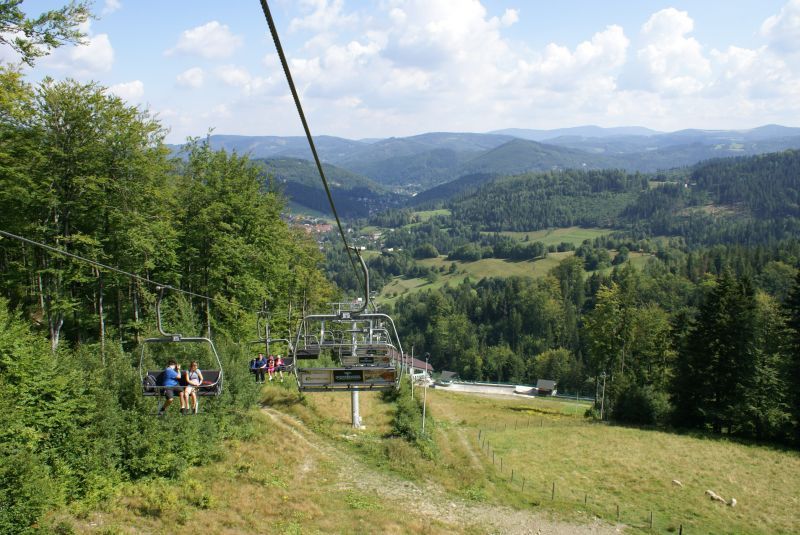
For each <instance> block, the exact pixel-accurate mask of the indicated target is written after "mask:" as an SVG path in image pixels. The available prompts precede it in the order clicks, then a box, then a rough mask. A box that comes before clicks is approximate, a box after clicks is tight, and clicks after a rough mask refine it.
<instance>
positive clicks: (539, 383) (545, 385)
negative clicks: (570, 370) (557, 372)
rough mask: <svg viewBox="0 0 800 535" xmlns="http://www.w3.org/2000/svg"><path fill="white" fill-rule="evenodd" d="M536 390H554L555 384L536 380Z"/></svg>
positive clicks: (551, 381) (548, 380) (544, 380)
mask: <svg viewBox="0 0 800 535" xmlns="http://www.w3.org/2000/svg"><path fill="white" fill-rule="evenodd" d="M536 388H537V389H539V390H555V389H556V382H555V381H553V380H551V379H538V380H537V381H536Z"/></svg>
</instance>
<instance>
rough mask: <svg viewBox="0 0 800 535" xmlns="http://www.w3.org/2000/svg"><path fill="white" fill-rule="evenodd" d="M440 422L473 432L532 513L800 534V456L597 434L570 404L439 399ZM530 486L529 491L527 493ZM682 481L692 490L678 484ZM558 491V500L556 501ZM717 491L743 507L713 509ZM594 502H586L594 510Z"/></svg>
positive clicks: (652, 435) (435, 407)
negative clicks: (549, 510) (548, 510)
mask: <svg viewBox="0 0 800 535" xmlns="http://www.w3.org/2000/svg"><path fill="white" fill-rule="evenodd" d="M429 399H430V401H431V412H432V413H433V414H435V415H437V417H438V418H440V419H443V420H446V421H447V422H448V423H449V425H451V426H456V427H462V428H466V429H469V434H470V435H471V436H472V438H473V440H474V441H475V442H477V440H478V439H477V436H478V431H479V430H480V431H481V436H482V441H486V442H488V443H489V444H490V445H489V447H488V448H487V447H485V446H484V450H483V451H484V453H483V456H484V458H486V457H487V456H488V457H489V461H490V462H491V453H490V452H493V453H494V455H495V464H494V466H493V469H494V470H495V472H500V463H499V459H501V458H502V462H503V468H502V472H501V474H502V475H504V476H505V477H506V478H510V476H511V470H512V469H513V470H514V471H515V474H514V475H515V480H514V483H513V484H512V483H511V482H510V480H509V481H508V486H509V487H510V488H512V489H514V492H517V493H519V494H521V495H524V496H525V498H526V499H527V500H530V502H531V503H537V504H539V505H538V506H541V507H554V508H555V509H556V510H564V508H572V509H574V510H585V511H588V512H590V513H593V514H596V515H599V516H601V517H603V518H606V519H608V520H611V521H614V520H616V514H617V513H616V507H617V505H619V507H620V519H621V522H623V523H625V524H627V525H629V526H632V527H633V528H635V529H642V530H646V531H649V521H650V520H649V519H650V512H652V513H653V525H654V527H653V531H654V532H656V533H675V532H677V531H678V530H679V528H680V526H681V525H682V526H683V529H684V532H685V533H752V534H755V533H765V534H766V533H787V534H788V533H798V531H800V454H799V453H798V452H797V451H783V450H781V449H777V448H771V447H768V446H760V445H749V444H740V443H737V442H735V441H730V440H725V439H717V438H709V437H704V436H692V435H681V434H672V433H665V432H661V431H650V430H641V429H636V428H627V427H619V426H607V425H601V424H591V423H587V422H585V421H584V420H583V419H580V418H574V417H570V416H567V415H566V414H565V413H568V412H569V405H570V404H569V403H566V404H565V403H564V402H560V401H547V400H542V399H531V400H528V399H517V398H510V399H508V400H506V399H500V398H485V397H475V396H468V395H465V394H457V393H447V392H444V391H442V390H435V391H433V392H432V395H431V396H430V398H429ZM522 478H525V481H526V487H527V488H526V490H525V491H524V492H523V491H522V490H521V480H522ZM672 480H678V481H680V482H681V483H682V484H683V486H682V487H679V486H678V485H676V484H674V483H672ZM553 483H555V500H553V499H551V497H552V495H553ZM707 489H711V490H714V491H715V492H716V493H718V494H720V495H721V496H723V497H725V498H727V499H730V498H736V500H737V502H738V503H737V505H736V506H735V507H729V506H727V505H723V504H721V503H719V502H714V501H711V500H710V499H709V498H708V497H707V496H706V495H705V494H704V493H705V491H706V490H707ZM584 501H585V502H586V503H585V504H584Z"/></svg>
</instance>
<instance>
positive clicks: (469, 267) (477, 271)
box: [378, 251, 651, 303]
mask: <svg viewBox="0 0 800 535" xmlns="http://www.w3.org/2000/svg"><path fill="white" fill-rule="evenodd" d="M574 254H575V253H574V252H573V251H566V252H562V253H548V254H547V256H546V257H545V258H540V259H537V260H533V261H530V260H524V261H512V260H503V259H500V258H484V259H481V260H477V261H475V262H460V261H455V264H456V273H453V274H450V273H448V272H447V270H448V269H449V268H450V265H451V264H452V263H454V262H453V261H451V260H447V258H446V257H444V256H440V257H438V258H426V259H424V260H417V262H418V263H419V264H420V265H422V266H426V267H434V268H437V269H439V268H442V267H443V268H444V269H445V271H444V272H443V273H439V275H438V278H437V280H436V281H434V282H428V281H427V280H425V279H420V278H413V279H405V278H402V277H395V278H394V279H392V280H391V281H390V282H389V283H388V284H386V285H385V286H384V287H383V289H382V290H381V293H380V295H379V296H378V300H379V301H380V302H382V303H392V302H394V301H395V300H396V299H397V298H399V297H400V296H402V295H405V294H407V293H414V292H418V291H424V290H436V289H439V288H441V287H443V286H445V285H447V284H449V285H451V286H456V285H458V284H460V283H461V282H462V281H463V280H464V279H465V278H466V277H469V278H470V279H472V280H480V279H482V278H484V277H530V278H538V277H544V276H545V275H547V273H548V272H549V271H550V270H551V269H553V268H554V267H556V266H557V265H558V264H559V262H561V261H562V260H564V259H565V258H568V257H570V256H573V255H574ZM650 256H651V255H649V254H645V253H636V252H631V253H629V256H628V263H629V264H631V265H633V266H634V267H635V268H637V269H642V268H643V267H644V266H645V264H647V261H648V260H649V259H650ZM612 269H613V268H611V267H609V268H606V269H604V270H602V271H603V272H604V273H610V272H611V270H612Z"/></svg>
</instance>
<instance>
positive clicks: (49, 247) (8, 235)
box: [0, 230, 247, 312]
mask: <svg viewBox="0 0 800 535" xmlns="http://www.w3.org/2000/svg"><path fill="white" fill-rule="evenodd" d="M0 236H5V237H6V238H11V239H14V240H18V241H21V242H25V243H28V244H30V245H34V246H36V247H40V248H42V249H45V250H47V251H50V252H52V253H56V254H60V255H62V256H66V257H69V258H72V259H73V260H78V261H79V262H85V263H87V264H90V265H92V266H95V267H97V268H100V269H105V270H107V271H112V272H114V273H119V274H120V275H125V276H126V277H130V278H132V279H136V280H138V281H141V282H144V283H146V284H150V285H153V286H156V287H161V288H165V289H167V290H172V291H175V292H180V293H182V294H186V295H190V296H192V297H198V298H200V299H206V300H208V301H213V302H216V303H224V304H226V305H234V306H236V307H237V308H239V309H240V310H242V311H244V312H247V310H245V309H244V308H242V307H241V305H238V304H236V303H232V302H230V301H225V300H223V299H217V298H214V297H209V296H207V295H202V294H198V293H194V292H190V291H189V290H183V289H181V288H176V287H175V286H172V285H170V284H164V283H162V282H157V281H154V280H152V279H148V278H147V277H142V276H141V275H137V274H135V273H130V272H128V271H125V270H123V269H120V268H117V267H114V266H109V265H108V264H103V263H102V262H98V261H97V260H91V259H89V258H86V257H83V256H80V255H77V254H75V253H70V252H69V251H65V250H64V249H59V248H58V247H53V246H52V245H47V244H46V243H40V242H37V241H34V240H31V239H30V238H25V237H24V236H18V235H16V234H12V233H10V232H7V231H5V230H0Z"/></svg>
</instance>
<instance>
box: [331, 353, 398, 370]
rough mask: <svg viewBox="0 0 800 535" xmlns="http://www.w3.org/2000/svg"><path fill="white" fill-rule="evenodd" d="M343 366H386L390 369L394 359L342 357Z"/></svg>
mask: <svg viewBox="0 0 800 535" xmlns="http://www.w3.org/2000/svg"><path fill="white" fill-rule="evenodd" d="M341 361H342V366H385V367H389V365H390V364H391V361H392V358H391V357H390V356H389V355H363V356H362V355H359V354H355V355H342V357H341Z"/></svg>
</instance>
